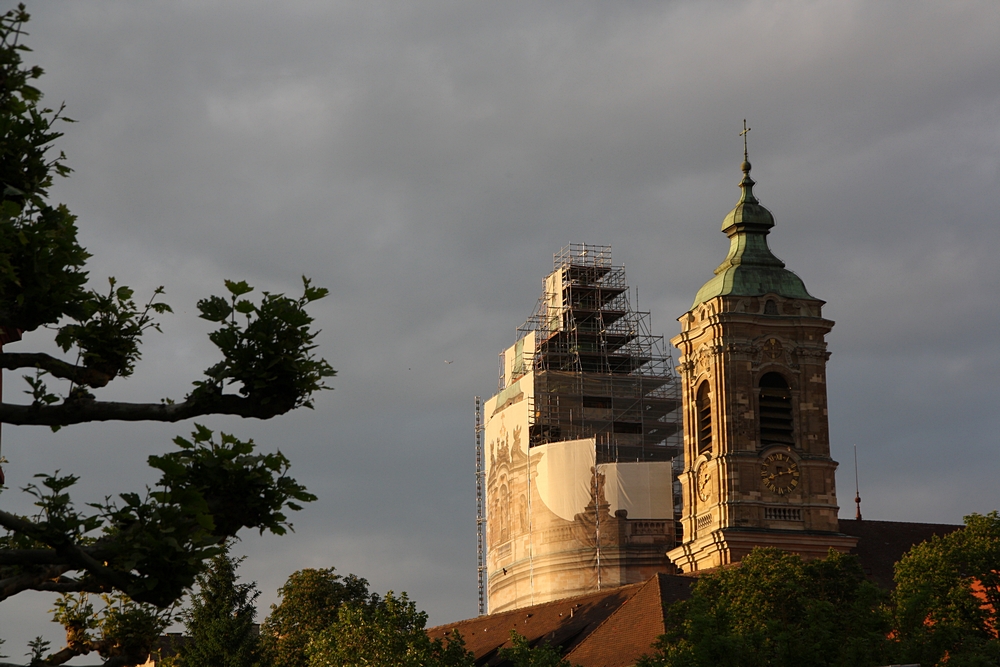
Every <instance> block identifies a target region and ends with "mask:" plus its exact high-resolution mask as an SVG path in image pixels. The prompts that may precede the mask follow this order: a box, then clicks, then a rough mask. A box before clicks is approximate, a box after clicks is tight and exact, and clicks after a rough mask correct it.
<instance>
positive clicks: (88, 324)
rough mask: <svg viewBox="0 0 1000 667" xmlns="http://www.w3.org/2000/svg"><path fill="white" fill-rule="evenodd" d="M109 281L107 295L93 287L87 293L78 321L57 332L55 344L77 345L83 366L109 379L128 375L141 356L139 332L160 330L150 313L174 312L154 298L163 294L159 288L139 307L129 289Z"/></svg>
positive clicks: (111, 280) (68, 348)
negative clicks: (94, 289)
mask: <svg viewBox="0 0 1000 667" xmlns="http://www.w3.org/2000/svg"><path fill="white" fill-rule="evenodd" d="M108 283H109V284H110V289H109V291H108V294H106V295H103V294H99V293H98V292H95V291H93V290H91V291H88V292H87V300H86V301H85V302H84V310H83V312H82V313H81V314H80V317H79V322H78V323H77V324H67V325H65V326H63V327H62V328H61V329H60V330H59V333H58V334H57V335H56V344H58V345H59V347H61V348H62V350H63V352H68V351H69V350H70V349H71V348H73V347H77V348H78V349H79V350H80V357H81V360H82V361H83V365H84V367H86V368H90V369H93V370H96V371H97V372H99V373H102V374H104V375H106V376H107V377H108V378H113V377H115V376H120V377H128V376H129V375H131V374H132V371H133V370H135V362H136V361H138V360H139V357H141V356H142V355H141V353H140V351H139V342H140V340H141V338H142V334H143V333H144V332H145V331H146V330H147V329H155V330H156V331H160V325H159V324H157V323H156V322H155V321H154V320H153V317H152V315H151V314H150V313H151V312H153V313H157V314H163V313H169V312H173V311H172V310H171V309H170V306H168V305H167V304H165V303H162V302H158V301H156V297H158V296H160V295H161V294H163V288H162V287H158V288H156V289H155V290H154V291H153V296H152V297H151V298H150V299H149V301H148V302H147V303H146V305H145V306H144V307H143V308H142V310H140V309H139V308H138V307H137V306H136V304H135V301H133V300H132V296H133V294H134V292H133V290H132V289H131V288H128V287H125V286H124V285H123V286H121V287H119V286H117V281H116V280H115V279H114V278H109V279H108Z"/></svg>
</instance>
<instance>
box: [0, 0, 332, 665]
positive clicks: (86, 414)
mask: <svg viewBox="0 0 1000 667" xmlns="http://www.w3.org/2000/svg"><path fill="white" fill-rule="evenodd" d="M28 20H29V15H28V13H27V12H26V10H25V7H24V5H20V6H19V7H18V8H16V9H13V10H10V11H8V12H6V13H5V14H3V15H2V16H0V342H2V343H3V347H0V369H3V370H23V371H25V372H26V374H25V375H24V378H25V380H26V381H27V382H28V385H29V391H28V392H27V393H28V394H29V395H30V396H31V399H32V400H31V402H30V403H26V404H13V403H2V404H0V422H3V423H6V424H14V425H43V426H49V427H51V428H52V429H53V430H56V429H59V428H62V427H65V426H69V425H73V424H79V423H85V422H94V421H106V420H121V421H144V420H152V421H166V422H176V421H179V420H184V419H191V418H195V417H199V416H203V415H211V414H228V415H236V416H241V417H254V418H259V419H269V418H272V417H275V416H277V415H281V414H284V413H287V412H288V411H290V410H293V409H295V408H299V407H310V408H311V407H312V406H313V400H314V396H315V394H316V393H317V392H318V391H321V390H324V389H328V388H329V387H328V386H327V384H326V380H327V379H328V378H330V377H332V376H333V375H334V371H333V369H332V368H331V367H330V365H329V364H328V363H327V362H326V361H325V360H324V359H322V358H320V357H317V356H316V355H315V352H314V351H315V347H316V344H315V339H316V336H317V333H318V332H317V331H316V329H315V328H314V327H313V318H312V316H311V315H310V314H309V313H308V312H307V308H308V306H309V305H310V304H311V303H313V302H314V301H316V300H318V299H321V298H323V297H324V296H326V294H327V290H326V289H323V288H319V287H314V286H313V285H312V284H311V283H310V281H309V280H308V279H306V278H303V291H302V294H301V296H298V297H290V296H285V295H283V294H273V293H269V292H266V291H265V292H262V293H261V294H260V296H259V297H258V298H254V297H253V296H252V294H253V292H254V288H253V287H251V286H250V285H248V284H247V283H246V282H244V281H226V282H225V288H226V291H225V295H224V296H209V297H207V298H204V299H202V300H200V301H199V302H198V303H197V309H198V312H199V315H200V317H202V318H203V319H205V320H208V321H209V322H212V323H214V324H215V325H216V329H215V330H214V331H213V332H212V333H210V334H209V339H210V340H211V341H212V343H214V345H215V346H216V348H217V349H218V352H219V360H218V361H217V362H216V363H214V364H212V365H211V366H210V367H209V368H208V369H206V370H205V373H204V376H203V377H201V378H196V379H195V380H194V381H193V383H192V389H191V391H190V392H189V393H188V394H187V395H186V396H184V397H180V398H178V399H177V400H173V399H163V400H159V401H156V402H150V403H141V402H140V403H128V402H114V401H102V400H99V399H98V398H97V396H96V395H95V392H97V391H98V390H100V389H101V388H103V387H106V386H107V385H108V384H109V383H110V382H112V381H114V380H116V379H121V378H127V377H128V376H130V375H131V374H132V373H133V372H135V370H136V366H137V363H138V362H139V360H140V359H141V356H142V355H141V343H142V340H143V336H144V334H145V333H146V332H148V331H149V330H151V329H152V330H159V325H158V322H157V318H158V317H161V316H165V315H167V314H169V313H171V312H172V311H171V308H170V306H169V305H167V303H166V302H165V301H164V300H163V294H164V290H163V288H158V289H156V290H154V291H153V293H152V294H151V295H150V297H149V298H148V299H146V300H142V299H137V298H136V296H135V292H134V290H132V289H131V288H129V287H128V286H126V285H123V284H120V283H119V282H118V281H117V280H116V279H115V278H109V279H108V282H107V286H106V287H103V288H96V287H93V286H91V284H90V282H89V276H88V273H87V270H86V263H87V260H88V258H89V257H90V256H91V255H90V253H89V252H88V251H87V250H86V249H84V248H83V247H82V246H81V245H80V243H79V241H78V238H77V232H78V230H77V220H76V217H75V216H74V215H73V214H72V213H71V212H70V211H69V209H68V207H66V206H65V205H63V204H53V203H52V202H51V201H50V200H49V189H50V187H51V186H52V183H53V179H54V177H55V176H68V175H69V174H70V173H71V170H70V169H69V167H68V166H67V165H66V158H65V156H64V155H63V154H62V153H61V152H55V149H54V142H55V141H56V140H57V139H58V138H59V137H60V136H62V132H61V131H60V129H59V128H61V127H63V125H61V124H62V123H65V122H70V120H69V119H68V118H66V117H65V116H64V115H63V108H62V107H61V106H60V107H58V108H50V107H46V106H44V105H43V104H42V99H43V96H42V93H41V92H40V90H39V89H38V88H37V87H36V85H35V84H36V81H37V79H38V78H39V77H41V75H42V73H43V72H42V69H41V68H40V67H38V66H31V65H27V64H25V63H24V62H23V56H25V55H26V54H28V53H29V52H30V49H29V48H28V47H27V46H26V45H25V44H24V38H25V36H26V35H27V33H26V32H25V30H24V27H25V24H26V23H27V21H28ZM109 196H114V193H110V195H109ZM42 327H44V328H48V329H52V330H54V331H55V343H56V345H57V346H58V347H59V349H61V351H62V353H64V354H65V355H66V357H65V358H63V357H61V356H60V355H58V354H50V353H48V352H42V351H22V350H21V349H20V348H21V347H22V346H24V345H25V344H26V343H27V342H28V341H29V340H30V339H31V338H32V336H31V334H32V333H33V332H35V331H37V330H38V329H39V328H42ZM15 342H16V343H17V347H18V350H17V351H10V350H8V349H4V348H6V347H10V344H11V343H15ZM53 380H54V381H56V382H65V383H66V388H65V390H64V391H62V393H59V391H58V388H57V389H56V390H50V388H49V386H48V383H49V382H51V381H53ZM174 443H175V445H176V448H175V449H174V450H173V451H170V452H168V453H165V454H162V455H158V456H151V457H150V458H149V464H150V466H151V467H152V468H154V469H155V470H157V471H158V472H159V475H160V477H159V480H158V482H157V483H156V485H155V487H154V488H152V489H146V490H145V491H142V492H137V491H126V492H123V493H120V494H119V496H118V498H117V499H110V498H109V499H107V500H105V502H103V503H97V504H92V505H90V506H88V507H87V509H81V508H79V507H78V506H77V505H75V504H74V502H73V500H72V498H71V495H70V491H71V488H72V486H73V485H74V483H76V481H77V480H78V477H77V476H75V475H73V474H60V473H51V474H41V475H36V480H37V481H36V482H35V483H32V484H29V485H28V486H27V487H26V488H25V491H26V492H28V493H29V494H31V495H32V496H33V497H34V502H35V506H36V507H37V511H36V513H35V514H34V515H32V516H20V515H16V514H13V513H11V512H7V511H3V510H0V527H2V528H4V529H5V530H6V531H7V532H6V534H5V535H3V536H0V602H2V601H5V600H8V599H9V598H11V597H13V596H16V595H18V594H20V593H22V592H24V591H29V590H34V591H47V592H54V593H61V594H64V597H63V598H61V599H60V600H59V602H58V603H57V605H56V615H55V620H57V621H58V622H60V623H62V624H63V625H64V626H65V627H66V630H67V644H66V646H65V647H64V648H63V649H61V650H59V651H56V652H55V653H52V654H48V655H43V654H44V653H45V651H44V650H43V648H42V647H41V645H40V644H39V645H38V646H36V649H35V650H33V658H32V660H33V662H32V664H33V665H40V666H41V665H56V664H62V663H64V662H66V661H68V660H70V659H72V658H73V657H75V656H77V655H82V654H87V653H92V652H96V653H98V654H100V655H101V656H102V657H104V658H105V660H106V662H105V665H108V666H116V665H132V664H137V662H142V661H144V660H145V656H142V657H140V654H141V653H142V650H147V652H148V645H149V642H150V641H151V639H150V638H151V637H154V636H155V634H156V633H158V632H159V631H160V630H162V628H163V627H164V626H165V624H166V623H167V622H168V621H169V619H170V618H172V616H171V615H172V613H173V611H172V609H173V605H174V604H175V603H176V602H177V600H178V599H179V598H180V597H181V596H182V595H183V594H184V592H185V590H187V589H188V588H189V587H191V586H192V584H193V583H194V581H195V578H196V577H197V576H198V575H199V573H201V572H202V571H203V570H204V568H205V565H206V562H207V561H208V560H209V559H211V558H213V557H214V556H218V555H219V554H220V553H221V552H222V548H223V547H222V545H223V544H224V543H225V542H226V540H228V539H229V538H231V537H233V536H234V535H235V534H236V533H237V532H238V531H240V530H241V529H244V528H253V529H257V530H259V531H261V532H263V531H265V530H267V531H270V532H272V533H276V534H283V533H284V532H286V531H287V530H288V528H289V527H290V523H289V521H288V518H287V515H286V513H287V512H288V511H289V510H298V509H301V503H303V502H308V501H311V500H314V499H315V497H314V496H313V495H312V494H310V493H308V492H307V491H306V489H305V488H304V487H303V486H302V485H301V484H299V483H297V482H296V481H295V480H294V479H292V478H290V477H289V476H288V469H289V461H288V459H286V458H285V457H284V456H283V455H282V454H281V453H280V452H274V453H260V452H258V451H256V449H255V444H254V442H253V441H252V440H244V439H240V438H238V437H236V436H234V435H230V434H226V433H220V434H215V433H213V432H212V431H211V430H209V429H208V428H205V427H204V426H200V425H197V424H196V425H195V426H194V430H193V433H192V434H191V436H190V437H189V438H183V437H178V438H175V440H174ZM0 463H2V458H0ZM3 481H4V480H3V477H2V471H0V484H3ZM2 490H3V487H0V491H2ZM87 594H97V595H99V596H102V597H101V598H100V599H101V600H103V603H102V604H101V603H99V604H98V605H97V607H95V606H94V603H93V602H92V601H91V598H88V597H87Z"/></svg>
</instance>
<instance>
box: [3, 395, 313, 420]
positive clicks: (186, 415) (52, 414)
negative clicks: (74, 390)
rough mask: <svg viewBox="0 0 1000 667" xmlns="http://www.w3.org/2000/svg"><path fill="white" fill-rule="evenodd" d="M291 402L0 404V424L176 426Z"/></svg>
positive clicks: (283, 407) (262, 414)
mask: <svg viewBox="0 0 1000 667" xmlns="http://www.w3.org/2000/svg"><path fill="white" fill-rule="evenodd" d="M293 407H295V406H294V403H293V402H292V401H285V402H282V401H277V400H274V401H269V402H267V403H263V402H261V401H257V400H254V399H251V398H244V397H242V396H236V395H234V394H216V395H202V396H199V397H197V398H188V399H187V400H186V401H184V402H183V403H119V402H113V401H95V400H88V399H72V400H69V401H66V402H64V403H60V404H59V405H39V404H33V405H15V404H11V403H2V404H0V422H3V423H4V424H14V425H16V426H69V425H70V424H82V423H86V422H99V421H158V422H178V421H182V420H184V419H191V418H193V417H201V416H202V415H236V416H238V417H253V418H256V419H270V418H271V417H275V416H277V415H280V414H284V413H285V412H288V411H289V410H291V409H292V408H293Z"/></svg>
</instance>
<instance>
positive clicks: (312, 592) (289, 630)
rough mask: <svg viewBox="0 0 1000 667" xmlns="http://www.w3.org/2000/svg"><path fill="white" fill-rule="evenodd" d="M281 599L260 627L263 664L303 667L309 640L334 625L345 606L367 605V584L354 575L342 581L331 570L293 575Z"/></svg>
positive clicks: (289, 578)
mask: <svg viewBox="0 0 1000 667" xmlns="http://www.w3.org/2000/svg"><path fill="white" fill-rule="evenodd" d="M278 594H279V595H280V596H281V599H280V601H279V603H278V604H277V605H271V614H270V615H269V616H268V617H267V618H266V619H265V620H264V623H263V624H262V625H261V629H260V631H261V642H262V645H263V649H264V654H265V656H266V662H267V664H269V665H272V666H273V667H306V665H308V662H309V661H308V658H307V657H306V646H307V645H308V644H309V640H310V639H311V638H312V636H313V635H314V634H315V633H317V632H319V631H320V630H323V629H325V628H327V627H329V626H331V625H333V624H334V623H335V622H336V621H337V617H338V612H339V610H340V607H341V606H342V605H344V604H346V603H353V604H362V605H364V604H367V603H368V601H369V593H368V582H367V581H366V580H364V579H362V578H360V577H356V576H354V575H353V574H349V575H347V576H346V577H341V576H340V575H338V574H335V573H334V568H332V567H331V568H325V569H305V570H299V571H297V572H295V573H293V574H292V575H291V576H290V577H288V580H287V581H286V582H285V584H284V586H282V587H281V588H280V589H278Z"/></svg>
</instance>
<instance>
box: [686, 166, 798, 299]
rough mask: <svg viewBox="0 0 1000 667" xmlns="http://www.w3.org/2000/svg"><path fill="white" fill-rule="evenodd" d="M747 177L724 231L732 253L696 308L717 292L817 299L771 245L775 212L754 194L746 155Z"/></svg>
mask: <svg viewBox="0 0 1000 667" xmlns="http://www.w3.org/2000/svg"><path fill="white" fill-rule="evenodd" d="M740 166H741V169H742V170H743V180H742V181H740V190H742V192H743V193H742V195H741V196H740V201H739V203H737V204H736V208H734V209H733V210H732V211H730V213H729V215H727V216H726V217H725V219H724V220H723V221H722V232H723V233H724V234H725V235H726V236H728V237H729V256H727V257H726V260H725V261H724V262H722V264H720V265H719V268H717V269H716V270H715V277H714V278H712V279H711V280H709V281H708V282H707V283H705V284H704V285H703V286H702V288H701V289H700V290H698V295H697V296H696V297H695V299H694V304H693V305H692V306H691V307H692V308H694V307H695V306H697V305H698V304H700V303H704V302H705V301H708V300H709V299H712V298H715V297H717V296H764V295H765V294H775V295H778V296H783V297H788V298H791V299H815V297H813V296H811V295H810V294H809V292H807V291H806V286H805V284H804V283H803V282H802V279H801V278H799V277H798V276H797V275H795V274H794V273H792V272H791V271H789V270H788V269H786V268H785V263H784V262H782V261H781V260H780V259H778V258H777V257H775V256H774V254H773V253H772V252H771V249H770V248H769V247H768V246H767V235H768V233H769V232H770V230H771V228H772V227H774V216H773V215H771V212H770V211H768V210H767V209H766V208H764V207H763V206H761V205H760V202H759V201H757V198H756V197H755V196H754V194H753V186H754V185H755V183H754V180H753V179H752V178H750V162H749V161H748V160H746V158H745V156H744V160H743V164H742V165H740Z"/></svg>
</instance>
